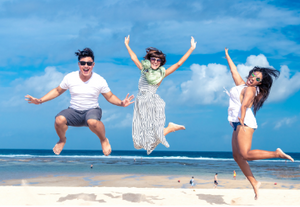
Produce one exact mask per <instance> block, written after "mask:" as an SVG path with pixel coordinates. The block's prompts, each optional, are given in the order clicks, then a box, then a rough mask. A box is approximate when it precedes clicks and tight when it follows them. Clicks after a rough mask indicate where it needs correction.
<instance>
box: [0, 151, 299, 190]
mask: <svg viewBox="0 0 300 207" xmlns="http://www.w3.org/2000/svg"><path fill="white" fill-rule="evenodd" d="M288 154H289V155H291V156H292V157H293V158H294V159H295V162H293V163H292V162H290V161H287V162H285V160H281V159H270V160H261V161H252V162H249V164H250V166H251V169H252V171H253V174H254V175H255V177H256V178H258V179H260V180H265V181H268V180H270V181H271V180H280V181H282V182H284V181H287V182H293V183H300V153H288ZM91 165H93V168H92V169H91V167H90V166H91ZM233 170H235V171H236V172H237V178H238V179H244V176H243V175H242V172H241V171H240V169H239V167H238V165H237V164H236V163H235V161H234V160H233V158H232V154H231V152H178V151H173V152H172V151H154V152H153V153H151V154H150V155H147V154H146V152H145V151H142V150H134V151H117V150H115V151H113V152H112V154H111V155H110V156H107V157H106V156H104V155H103V154H102V152H101V151H96V150H63V151H62V153H61V155H59V156H57V155H55V154H53V152H52V150H20V149H15V150H13V149H0V185H1V183H3V181H4V180H9V179H26V178H32V177H38V176H48V175H54V176H60V175H64V176H87V175H90V176H93V175H101V174H145V175H174V176H175V175H185V176H195V177H197V178H204V179H212V178H213V175H214V174H215V173H218V174H219V178H232V174H233Z"/></svg>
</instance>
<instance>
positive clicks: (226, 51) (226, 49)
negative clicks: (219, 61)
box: [225, 47, 228, 56]
mask: <svg viewBox="0 0 300 207" xmlns="http://www.w3.org/2000/svg"><path fill="white" fill-rule="evenodd" d="M225 55H226V56H227V55H228V48H227V47H225Z"/></svg>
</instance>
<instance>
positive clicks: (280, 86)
mask: <svg viewBox="0 0 300 207" xmlns="http://www.w3.org/2000/svg"><path fill="white" fill-rule="evenodd" d="M254 66H261V67H272V66H270V65H269V62H268V60H267V58H266V57H265V56H264V55H263V54H260V55H257V56H255V55H251V56H249V57H248V58H247V61H246V63H245V64H238V65H237V69H238V72H239V73H240V75H241V77H242V78H243V79H244V80H245V77H247V76H248V73H249V71H250V70H251V69H252V68H253V67H254ZM190 69H191V70H192V77H191V80H188V81H186V82H183V83H182V84H181V90H182V93H181V100H182V102H184V103H187V104H227V103H228V97H227V95H226V94H225V93H224V92H223V87H225V88H226V89H227V90H230V88H231V87H233V86H234V82H233V79H232V76H231V73H230V71H229V69H228V68H227V66H224V65H220V64H215V63H212V64H208V65H207V66H206V65H199V64H193V65H191V67H190ZM280 71H281V75H280V76H279V78H278V80H275V81H274V84H273V88H272V89H271V93H270V99H269V100H268V101H280V100H284V99H286V98H288V97H290V96H291V95H292V94H294V93H295V92H297V91H298V90H299V89H300V81H299V79H300V73H299V72H297V73H296V74H294V76H293V77H290V70H289V68H288V67H287V66H285V65H284V66H282V67H281V69H280ZM172 93H173V92H172Z"/></svg>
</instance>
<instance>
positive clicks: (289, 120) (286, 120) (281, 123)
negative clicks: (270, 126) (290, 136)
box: [274, 116, 297, 129]
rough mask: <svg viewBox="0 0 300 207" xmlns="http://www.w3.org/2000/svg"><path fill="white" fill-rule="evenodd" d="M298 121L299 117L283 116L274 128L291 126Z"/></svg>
mask: <svg viewBox="0 0 300 207" xmlns="http://www.w3.org/2000/svg"><path fill="white" fill-rule="evenodd" d="M295 121H297V117H296V116H294V117H291V118H283V119H282V120H280V121H278V122H277V123H276V125H275V127H274V129H278V128H280V127H282V126H291V124H292V123H294V122H295Z"/></svg>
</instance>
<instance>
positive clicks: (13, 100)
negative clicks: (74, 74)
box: [2, 67, 66, 107]
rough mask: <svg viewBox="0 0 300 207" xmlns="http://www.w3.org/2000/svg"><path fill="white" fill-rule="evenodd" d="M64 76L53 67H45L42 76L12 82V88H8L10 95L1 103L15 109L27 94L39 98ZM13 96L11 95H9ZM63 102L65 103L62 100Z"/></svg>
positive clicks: (55, 85)
mask: <svg viewBox="0 0 300 207" xmlns="http://www.w3.org/2000/svg"><path fill="white" fill-rule="evenodd" d="M63 77H64V75H63V74H62V73H61V72H59V71H57V70H56V68H55V67H47V68H46V69H45V72H44V74H42V75H40V76H32V77H30V78H28V79H25V80H23V79H16V80H14V81H13V82H12V87H11V88H8V89H7V90H8V91H11V93H9V94H8V96H9V98H8V99H6V100H4V101H2V105H3V106H5V107H15V106H19V105H23V104H24V102H25V101H24V99H25V97H24V96H25V95H27V94H29V95H32V96H34V97H36V98H40V97H42V96H44V95H45V94H46V93H48V92H49V91H50V90H51V89H53V88H56V87H57V86H59V84H60V82H61V81H62V79H63ZM11 94H13V95H11ZM63 101H66V100H65V99H63Z"/></svg>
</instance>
